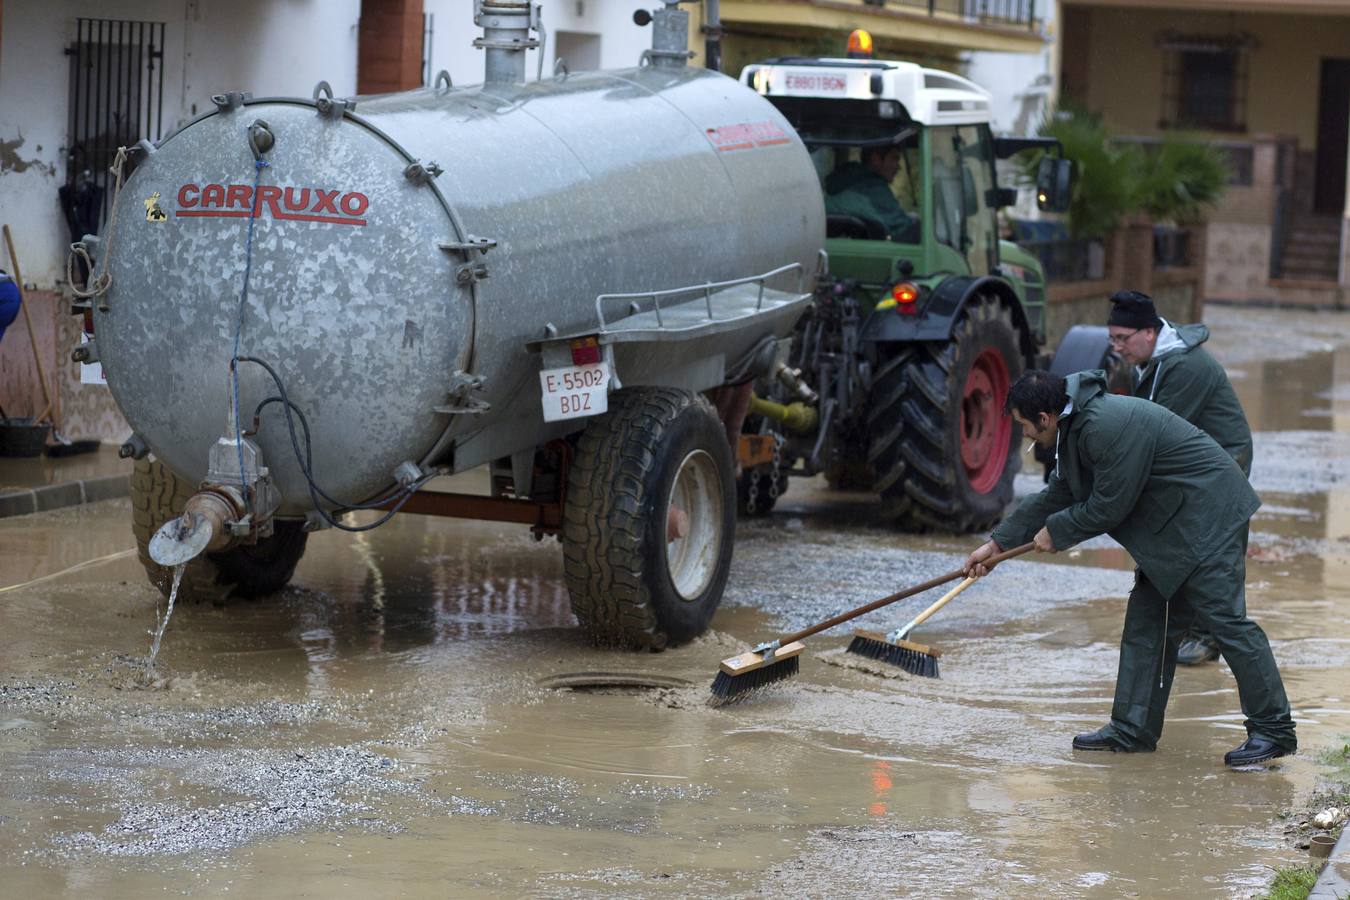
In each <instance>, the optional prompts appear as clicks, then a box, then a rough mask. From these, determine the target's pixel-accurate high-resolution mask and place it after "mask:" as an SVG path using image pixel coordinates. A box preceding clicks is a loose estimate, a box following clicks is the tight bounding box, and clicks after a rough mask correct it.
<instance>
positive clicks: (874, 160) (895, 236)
mask: <svg viewBox="0 0 1350 900" xmlns="http://www.w3.org/2000/svg"><path fill="white" fill-rule="evenodd" d="M899 171H900V148H899V147H866V148H864V149H863V152H862V162H851V163H848V164H846V165H844V166H842V167H840V168H839V169H837V170H835V171H834V172H831V173H830V176H829V177H828V178H826V179H825V212H827V213H829V214H830V215H838V216H857V217H858V218H861V219H871V220H872V221H874V222H878V223H880V224H881V226H882V227H883V228H884V229H885V230H886V238H887V239H888V240H892V241H900V242H901V243H911V244H912V243H916V242H918V240H919V220H918V219H916V218H915V217H913V216H911V215H910V214H909V213H907V212H905V210H904V209H903V208H902V207H901V206H900V201H899V200H896V199H895V194H894V193H892V192H891V182H892V181H894V180H895V176H896V174H897V173H899Z"/></svg>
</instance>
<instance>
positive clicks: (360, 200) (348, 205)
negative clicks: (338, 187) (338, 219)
mask: <svg viewBox="0 0 1350 900" xmlns="http://www.w3.org/2000/svg"><path fill="white" fill-rule="evenodd" d="M338 205H339V206H341V207H342V211H343V212H345V213H346V214H347V215H349V216H359V215H361V214H362V213H364V212H365V211H366V210H367V209H368V208H369V207H370V198H368V197H367V196H366V195H365V194H362V193H359V192H357V191H352V192H351V193H349V194H343V195H342V201H341V203H339V204H338Z"/></svg>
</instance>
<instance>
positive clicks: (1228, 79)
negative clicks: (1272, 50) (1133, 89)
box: [1159, 34, 1255, 131]
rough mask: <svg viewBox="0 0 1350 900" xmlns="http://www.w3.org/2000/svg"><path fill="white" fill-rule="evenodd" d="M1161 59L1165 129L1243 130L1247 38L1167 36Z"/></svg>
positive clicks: (1250, 46) (1250, 42) (1250, 45)
mask: <svg viewBox="0 0 1350 900" xmlns="http://www.w3.org/2000/svg"><path fill="white" fill-rule="evenodd" d="M1159 46H1160V48H1161V49H1162V53H1163V104H1162V121H1161V122H1160V124H1161V125H1162V127H1163V128H1201V129H1205V130H1210V131H1246V130H1247V69H1248V65H1247V63H1248V57H1249V56H1250V55H1251V50H1252V49H1253V47H1254V46H1255V42H1254V41H1253V40H1252V39H1251V38H1250V37H1249V36H1247V35H1240V36H1236V37H1196V36H1181V35H1175V34H1167V35H1164V36H1163V37H1162V39H1161V40H1160V41H1159Z"/></svg>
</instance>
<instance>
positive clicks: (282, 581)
mask: <svg viewBox="0 0 1350 900" xmlns="http://www.w3.org/2000/svg"><path fill="white" fill-rule="evenodd" d="M195 492H196V487H195V486H194V485H193V484H192V483H191V482H189V481H187V480H185V479H182V478H179V477H178V476H177V475H175V474H174V473H173V470H171V469H170V468H169V467H168V466H166V465H164V463H162V462H160V461H159V460H155V459H149V458H147V459H142V460H140V461H138V462H137V463H136V468H135V469H134V470H133V471H132V474H131V530H132V532H133V533H134V534H135V536H136V555H137V556H138V557H139V558H140V561H141V565H143V566H145V571H146V574H147V575H149V576H150V583H151V584H153V585H154V586H155V587H156V588H158V589H159V592H160V593H161V594H163V595H164V596H166V597H167V596H168V595H169V589H170V588H171V587H172V585H173V570H172V569H169V568H165V567H164V566H161V565H160V564H159V563H157V562H155V561H154V560H153V559H151V558H150V539H151V538H152V537H154V536H155V532H156V531H158V530H159V527H160V526H161V525H163V524H164V523H165V522H167V521H169V520H170V519H172V518H174V517H176V516H178V515H181V514H182V512H183V507H184V505H185V504H186V503H187V501H188V498H189V497H191V496H192V495H193V494H194V493H195ZM302 524H303V523H301V522H290V521H284V520H278V521H277V522H275V523H273V532H272V536H271V537H270V538H264V539H263V540H261V541H259V542H258V543H256V544H252V545H242V546H239V547H235V548H233V549H231V550H226V551H225V552H223V553H210V554H205V555H203V556H199V557H197V558H196V559H194V560H192V561H191V562H190V563H188V565H187V569H186V571H184V572H183V581H182V583H181V584H180V585H179V588H178V597H179V599H181V600H191V601H202V600H208V601H211V602H220V601H223V600H224V599H225V598H226V597H229V596H231V595H234V596H239V597H257V596H261V595H263V594H271V593H275V592H276V591H279V590H281V589H282V588H283V587H285V586H286V584H287V583H288V582H289V581H290V580H291V576H292V575H293V574H295V567H296V565H298V564H299V562H300V557H302V556H303V555H304V553H305V545H306V543H308V541H309V535H308V534H307V533H306V532H305V531H304V530H303V528H302V527H301V526H302Z"/></svg>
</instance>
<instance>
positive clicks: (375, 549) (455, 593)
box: [294, 516, 575, 652]
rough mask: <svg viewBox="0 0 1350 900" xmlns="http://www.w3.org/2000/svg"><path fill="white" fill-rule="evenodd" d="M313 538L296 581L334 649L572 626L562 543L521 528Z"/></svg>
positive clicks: (393, 648) (473, 526)
mask: <svg viewBox="0 0 1350 900" xmlns="http://www.w3.org/2000/svg"><path fill="white" fill-rule="evenodd" d="M316 537H322V538H324V540H312V541H311V542H310V550H309V552H308V553H307V554H306V555H305V558H304V559H303V560H302V562H301V565H300V568H299V570H298V571H297V575H296V578H295V580H294V585H295V586H296V587H297V588H300V589H302V590H303V591H305V592H312V593H313V594H316V595H319V594H321V595H322V596H323V598H324V601H325V602H324V603H322V604H311V605H310V608H309V609H307V613H308V614H309V616H311V617H315V618H317V619H321V620H323V621H322V624H323V625H324V626H326V627H328V628H330V629H331V630H332V632H333V633H334V635H335V641H336V645H337V646H342V647H349V646H350V647H352V648H353V649H355V648H358V647H359V648H361V649H366V650H373V651H376V652H380V651H389V652H401V651H404V650H407V649H409V648H413V647H419V646H425V645H428V644H438V643H443V642H449V641H462V640H466V639H469V638H475V637H488V636H497V635H504V634H510V633H514V632H518V631H522V630H533V629H539V628H556V627H570V626H572V625H573V624H574V623H575V618H574V617H573V616H572V612H571V607H570V605H569V602H568V597H567V590H566V587H565V585H564V583H563V578H562V560H561V557H562V554H561V550H560V547H559V545H558V544H557V543H556V542H553V541H549V542H546V543H543V544H538V543H535V542H534V541H532V540H531V539H530V538H529V535H528V532H526V531H524V529H517V528H514V527H512V526H498V525H491V524H484V523H476V522H462V521H457V522H447V521H443V520H437V519H434V518H423V517H415V516H403V517H399V518H396V519H395V520H394V521H393V522H391V523H390V525H388V526H386V527H385V528H384V529H382V534H380V535H378V536H376V535H375V533H373V532H361V533H358V534H356V535H353V536H350V537H348V536H333V535H329V534H327V533H325V534H324V535H322V536H316Z"/></svg>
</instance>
